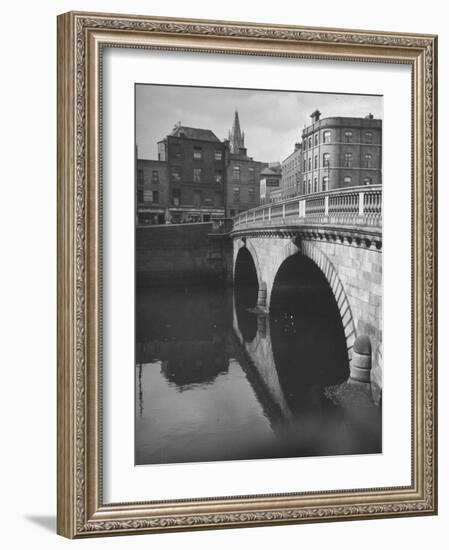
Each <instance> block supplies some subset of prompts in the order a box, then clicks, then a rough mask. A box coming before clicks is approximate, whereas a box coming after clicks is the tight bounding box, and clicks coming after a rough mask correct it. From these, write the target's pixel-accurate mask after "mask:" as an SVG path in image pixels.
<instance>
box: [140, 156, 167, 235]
mask: <svg viewBox="0 0 449 550" xmlns="http://www.w3.org/2000/svg"><path fill="white" fill-rule="evenodd" d="M136 174H137V181H136V186H137V220H136V221H137V224H139V225H141V224H144V225H147V224H160V223H165V220H166V218H167V205H168V170H167V163H166V162H161V161H159V160H144V159H137V160H136Z"/></svg>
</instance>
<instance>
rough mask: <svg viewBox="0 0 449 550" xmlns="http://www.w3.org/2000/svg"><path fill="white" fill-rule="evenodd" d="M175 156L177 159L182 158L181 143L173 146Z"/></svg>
mask: <svg viewBox="0 0 449 550" xmlns="http://www.w3.org/2000/svg"><path fill="white" fill-rule="evenodd" d="M173 156H174V157H177V158H180V157H181V146H180V145H179V143H175V144H174V145H173Z"/></svg>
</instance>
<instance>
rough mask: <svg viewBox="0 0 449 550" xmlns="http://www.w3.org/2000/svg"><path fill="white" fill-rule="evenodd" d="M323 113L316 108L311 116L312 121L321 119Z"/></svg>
mask: <svg viewBox="0 0 449 550" xmlns="http://www.w3.org/2000/svg"><path fill="white" fill-rule="evenodd" d="M320 116H321V113H320V111H318V109H316V111H313V113H312V114H311V115H310V118H311V119H312V122H318V120H320Z"/></svg>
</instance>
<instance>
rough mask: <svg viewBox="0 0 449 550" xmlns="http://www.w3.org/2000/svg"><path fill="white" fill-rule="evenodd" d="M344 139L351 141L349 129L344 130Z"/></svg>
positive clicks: (347, 141)
mask: <svg viewBox="0 0 449 550" xmlns="http://www.w3.org/2000/svg"><path fill="white" fill-rule="evenodd" d="M345 141H346V143H350V142H351V141H352V132H350V131H349V130H348V131H346V132H345Z"/></svg>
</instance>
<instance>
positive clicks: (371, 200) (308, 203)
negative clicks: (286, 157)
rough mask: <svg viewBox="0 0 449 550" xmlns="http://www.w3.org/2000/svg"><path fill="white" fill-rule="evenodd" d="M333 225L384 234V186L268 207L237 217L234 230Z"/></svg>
mask: <svg viewBox="0 0 449 550" xmlns="http://www.w3.org/2000/svg"><path fill="white" fill-rule="evenodd" d="M292 224H293V225H315V224H316V225H321V226H322V225H332V226H338V225H341V226H358V227H369V228H372V229H375V230H376V229H377V230H379V232H380V231H381V226H382V186H381V185H376V186H369V187H367V186H363V187H347V188H344V189H334V190H332V191H323V192H320V193H311V194H309V195H301V196H299V197H295V198H294V199H286V200H284V201H280V202H276V203H270V204H264V205H261V206H258V207H257V208H253V209H251V210H247V211H246V212H242V213H241V214H239V215H238V216H236V217H235V218H234V230H238V229H243V228H247V227H248V228H249V227H255V226H265V227H267V226H273V225H275V226H279V225H292Z"/></svg>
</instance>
